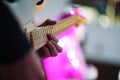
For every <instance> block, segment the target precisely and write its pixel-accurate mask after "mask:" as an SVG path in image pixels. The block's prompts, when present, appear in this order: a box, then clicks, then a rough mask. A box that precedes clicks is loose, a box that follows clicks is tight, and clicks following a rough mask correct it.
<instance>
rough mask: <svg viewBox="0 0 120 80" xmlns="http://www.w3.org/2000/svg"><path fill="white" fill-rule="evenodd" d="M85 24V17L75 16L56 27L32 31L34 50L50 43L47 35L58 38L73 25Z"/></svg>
mask: <svg viewBox="0 0 120 80" xmlns="http://www.w3.org/2000/svg"><path fill="white" fill-rule="evenodd" d="M85 22H86V20H85V19H84V18H83V17H81V16H78V15H75V16H71V17H68V18H66V19H64V20H62V21H60V22H58V23H57V24H55V25H52V26H45V27H40V28H37V29H35V30H32V31H31V37H30V38H31V41H32V44H33V46H34V50H37V49H39V48H41V47H42V46H44V45H45V44H46V42H47V41H48V38H47V34H54V35H55V36H57V35H59V34H60V33H62V32H64V31H65V30H66V29H68V28H69V27H71V26H72V25H75V24H76V25H80V24H81V23H85Z"/></svg>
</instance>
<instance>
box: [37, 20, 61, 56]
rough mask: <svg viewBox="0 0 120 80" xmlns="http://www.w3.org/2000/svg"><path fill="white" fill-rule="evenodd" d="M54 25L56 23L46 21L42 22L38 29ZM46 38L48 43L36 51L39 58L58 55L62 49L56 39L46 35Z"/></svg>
mask: <svg viewBox="0 0 120 80" xmlns="http://www.w3.org/2000/svg"><path fill="white" fill-rule="evenodd" d="M54 24H56V21H52V20H49V19H47V20H46V21H45V22H43V23H42V24H41V25H39V26H38V27H42V26H47V25H54ZM47 36H48V40H49V41H47V43H46V45H45V46H43V47H42V48H40V49H39V50H38V51H37V52H38V55H39V56H40V58H47V57H50V56H57V55H58V53H59V52H61V51H62V48H61V47H60V46H59V45H58V44H57V43H58V39H57V38H56V37H55V36H54V35H52V34H48V35H47Z"/></svg>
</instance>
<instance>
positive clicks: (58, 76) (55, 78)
mask: <svg viewBox="0 0 120 80" xmlns="http://www.w3.org/2000/svg"><path fill="white" fill-rule="evenodd" d="M70 13H71V14H72V15H74V14H75V13H76V12H74V11H70ZM71 14H62V16H61V17H60V18H59V20H61V19H64V18H66V17H68V16H70V15H71ZM76 29H77V27H76V26H71V28H69V29H68V30H66V31H65V32H64V33H62V34H61V35H59V36H58V38H59V43H58V44H60V45H61V47H62V48H63V51H62V53H59V54H58V56H57V57H50V58H47V59H44V60H43V63H44V68H45V71H46V75H47V80H69V79H74V80H84V78H85V72H86V64H85V61H84V58H83V55H82V51H81V48H80V42H79V41H78V40H77V39H76V37H75V32H74V31H75V30H76Z"/></svg>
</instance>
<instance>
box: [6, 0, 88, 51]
mask: <svg viewBox="0 0 120 80" xmlns="http://www.w3.org/2000/svg"><path fill="white" fill-rule="evenodd" d="M13 1H14V2H7V1H5V0H4V3H5V4H6V5H7V6H8V7H9V8H10V9H11V11H12V12H13V14H14V15H15V16H16V18H17V19H18V21H19V22H20V25H21V26H22V30H23V31H24V32H25V34H26V36H27V37H28V39H29V41H30V42H31V43H32V45H33V46H34V50H38V49H39V48H41V47H42V46H44V45H45V44H46V42H47V40H48V39H47V36H46V35H47V34H50V33H51V34H54V35H55V36H57V35H59V34H60V33H62V32H64V31H65V30H66V29H68V28H69V27H71V26H72V25H75V24H76V25H80V24H83V23H85V22H86V20H85V18H83V17H82V16H80V15H77V14H76V15H73V16H71V17H68V18H66V19H64V20H62V21H60V22H58V23H57V24H55V25H52V26H46V27H39V28H37V27H36V25H35V24H34V10H35V9H41V8H42V7H43V6H44V5H45V4H46V0H40V1H39V0H13Z"/></svg>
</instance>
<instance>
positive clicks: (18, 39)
mask: <svg viewBox="0 0 120 80" xmlns="http://www.w3.org/2000/svg"><path fill="white" fill-rule="evenodd" d="M0 19H1V20H0V65H7V64H10V63H13V62H15V61H17V60H19V59H21V58H22V57H23V56H24V55H25V53H27V51H29V50H30V48H31V45H30V43H29V41H28V40H27V38H26V36H25V35H24V34H23V32H22V31H21V29H20V27H19V24H18V22H17V21H16V19H15V18H14V17H13V15H12V14H11V12H10V10H9V9H8V8H7V7H6V6H5V5H4V4H3V3H2V1H1V0H0Z"/></svg>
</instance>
